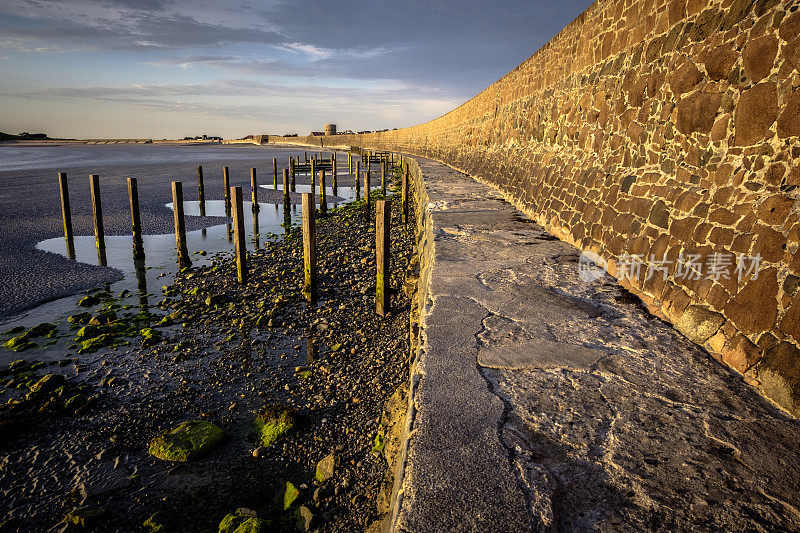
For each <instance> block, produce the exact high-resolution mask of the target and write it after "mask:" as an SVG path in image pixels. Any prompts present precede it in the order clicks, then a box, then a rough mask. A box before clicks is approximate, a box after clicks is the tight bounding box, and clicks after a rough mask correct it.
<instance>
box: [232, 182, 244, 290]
mask: <svg viewBox="0 0 800 533" xmlns="http://www.w3.org/2000/svg"><path fill="white" fill-rule="evenodd" d="M231 200H232V204H233V246H234V248H235V250H236V277H237V278H238V279H239V283H241V284H245V283H247V244H246V243H245V240H244V239H245V235H244V209H243V207H242V206H243V204H242V188H241V187H231Z"/></svg>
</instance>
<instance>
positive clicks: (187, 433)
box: [148, 420, 225, 462]
mask: <svg viewBox="0 0 800 533" xmlns="http://www.w3.org/2000/svg"><path fill="white" fill-rule="evenodd" d="M224 438H225V432H224V431H222V430H221V429H220V428H218V427H217V426H215V425H214V424H212V423H211V422H208V421H206V420H192V421H188V422H182V423H181V424H180V425H179V426H178V427H176V428H175V429H173V430H170V431H167V432H164V433H161V434H159V435H157V436H156V437H155V438H154V439H153V440H152V441H151V442H150V448H149V450H148V452H149V453H150V455H152V456H153V457H156V458H158V459H162V460H164V461H177V462H186V461H189V460H191V459H194V458H196V457H199V456H201V455H203V454H204V453H207V452H209V451H211V450H213V449H214V448H216V447H218V446H219V445H220V444H221V443H222V441H223V439H224Z"/></svg>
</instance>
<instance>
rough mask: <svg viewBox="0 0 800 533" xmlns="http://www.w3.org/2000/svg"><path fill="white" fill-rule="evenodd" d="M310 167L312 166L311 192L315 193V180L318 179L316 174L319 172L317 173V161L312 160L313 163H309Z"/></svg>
mask: <svg viewBox="0 0 800 533" xmlns="http://www.w3.org/2000/svg"><path fill="white" fill-rule="evenodd" d="M309 165H311V190H312V191H313V190H314V185H315V178H316V174H317V172H316V170H317V165H316V161H315V160H314V159H313V158H312V159H311V161H309Z"/></svg>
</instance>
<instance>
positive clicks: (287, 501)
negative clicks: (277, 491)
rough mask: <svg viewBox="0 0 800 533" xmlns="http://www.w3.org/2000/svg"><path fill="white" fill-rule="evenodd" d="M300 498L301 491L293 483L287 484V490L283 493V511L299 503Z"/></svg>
mask: <svg viewBox="0 0 800 533" xmlns="http://www.w3.org/2000/svg"><path fill="white" fill-rule="evenodd" d="M299 497H300V491H299V490H297V487H295V486H294V485H293V484H292V483H290V482H288V481H287V482H286V490H285V491H284V492H283V510H284V511H286V510H288V509H289V508H290V507H291V506H292V505H294V502H296V501H297V498H299Z"/></svg>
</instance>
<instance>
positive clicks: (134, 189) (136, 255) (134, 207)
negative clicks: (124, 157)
mask: <svg viewBox="0 0 800 533" xmlns="http://www.w3.org/2000/svg"><path fill="white" fill-rule="evenodd" d="M128 203H129V204H130V206H131V236H132V237H133V260H134V261H143V260H144V240H142V217H141V215H140V214H139V185H138V183H137V182H136V178H128Z"/></svg>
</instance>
